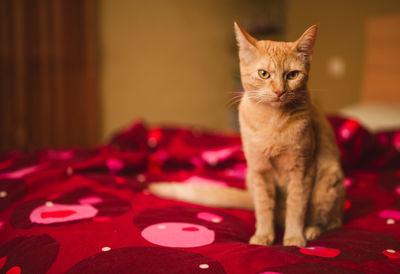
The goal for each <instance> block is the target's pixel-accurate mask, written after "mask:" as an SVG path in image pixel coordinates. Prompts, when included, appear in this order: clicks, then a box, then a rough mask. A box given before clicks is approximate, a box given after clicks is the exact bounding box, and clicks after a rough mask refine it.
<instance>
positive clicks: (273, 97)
mask: <svg viewBox="0 0 400 274" xmlns="http://www.w3.org/2000/svg"><path fill="white" fill-rule="evenodd" d="M234 26H235V32H236V40H237V42H238V45H239V59H240V73H241V78H242V84H243V87H244V89H245V94H244V96H246V97H247V98H249V99H250V100H253V101H255V102H257V103H265V104H268V105H271V106H275V107H279V106H282V105H285V104H287V103H289V102H295V101H296V100H297V101H299V99H301V98H305V97H306V96H308V95H307V91H306V85H307V80H308V73H309V70H310V61H311V57H312V53H313V47H314V43H315V39H316V36H317V30H318V27H317V26H316V25H313V26H311V27H310V28H309V29H307V30H306V31H305V32H304V33H303V35H302V36H301V37H300V38H299V39H298V40H297V41H295V42H275V41H269V40H259V41H258V40H256V39H255V38H253V37H252V36H250V35H249V34H248V33H247V32H246V31H245V30H243V29H242V28H241V27H239V26H238V24H237V23H236V22H235V23H234Z"/></svg>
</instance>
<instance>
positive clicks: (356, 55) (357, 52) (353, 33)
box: [286, 0, 400, 111]
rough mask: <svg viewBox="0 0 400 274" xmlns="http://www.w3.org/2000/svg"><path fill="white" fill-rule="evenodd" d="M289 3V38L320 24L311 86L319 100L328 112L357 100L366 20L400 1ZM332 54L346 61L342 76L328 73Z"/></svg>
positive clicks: (310, 0)
mask: <svg viewBox="0 0 400 274" xmlns="http://www.w3.org/2000/svg"><path fill="white" fill-rule="evenodd" d="M286 6H287V9H286V12H287V13H286V18H287V32H286V39H288V40H294V39H296V38H297V36H298V35H299V34H301V33H302V32H303V31H304V30H305V29H306V28H307V27H308V26H310V25H312V24H315V23H318V24H319V26H320V29H319V36H318V39H317V44H316V48H315V54H314V57H313V64H312V68H311V79H310V85H309V87H310V89H311V90H312V91H313V93H314V96H315V97H314V98H315V100H316V101H317V103H318V104H319V105H321V107H322V108H323V109H324V110H325V111H335V110H337V109H338V108H340V107H342V106H344V105H348V104H351V103H355V102H357V101H358V100H359V99H360V97H361V96H360V92H361V88H362V81H363V79H362V77H363V72H364V47H365V35H364V33H365V29H364V28H365V22H366V20H367V18H368V17H370V16H375V15H382V14H391V13H393V12H396V11H399V10H400V1H398V0H368V1H366V0H364V1H363V0H352V1H344V0H336V1H320V0H303V1H298V0H287V4H286ZM333 56H338V57H339V58H342V60H344V61H345V64H346V73H345V74H344V76H343V77H339V78H335V77H332V76H330V74H329V73H328V70H327V66H328V61H329V60H330V58H331V57H333Z"/></svg>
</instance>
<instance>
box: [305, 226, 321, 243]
mask: <svg viewBox="0 0 400 274" xmlns="http://www.w3.org/2000/svg"><path fill="white" fill-rule="evenodd" d="M304 234H305V235H306V239H307V240H308V241H312V240H314V239H315V238H317V237H319V236H320V235H321V234H322V228H321V227H319V226H308V227H306V229H305V230H304Z"/></svg>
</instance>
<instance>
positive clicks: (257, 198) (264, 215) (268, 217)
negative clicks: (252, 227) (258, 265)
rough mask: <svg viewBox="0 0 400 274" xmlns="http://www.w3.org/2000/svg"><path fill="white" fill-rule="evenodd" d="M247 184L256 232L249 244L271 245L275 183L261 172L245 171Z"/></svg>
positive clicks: (273, 230)
mask: <svg viewBox="0 0 400 274" xmlns="http://www.w3.org/2000/svg"><path fill="white" fill-rule="evenodd" d="M246 176H247V178H246V181H247V184H248V187H249V188H251V193H252V196H253V202H254V210H255V217H256V232H255V234H254V235H253V236H252V237H251V238H250V242H249V243H250V244H258V245H271V244H273V242H274V240H275V227H274V209H275V195H276V190H275V185H274V183H273V181H272V180H271V179H268V178H265V177H264V176H263V174H262V173H261V172H258V171H255V170H248V171H247V175H246Z"/></svg>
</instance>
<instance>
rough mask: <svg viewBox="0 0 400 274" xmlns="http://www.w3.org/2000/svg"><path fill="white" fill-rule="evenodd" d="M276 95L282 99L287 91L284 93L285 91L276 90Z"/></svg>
mask: <svg viewBox="0 0 400 274" xmlns="http://www.w3.org/2000/svg"><path fill="white" fill-rule="evenodd" d="M274 93H275V94H276V95H277V96H278V97H281V96H282V95H283V94H284V93H285V91H284V90H275V91H274Z"/></svg>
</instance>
